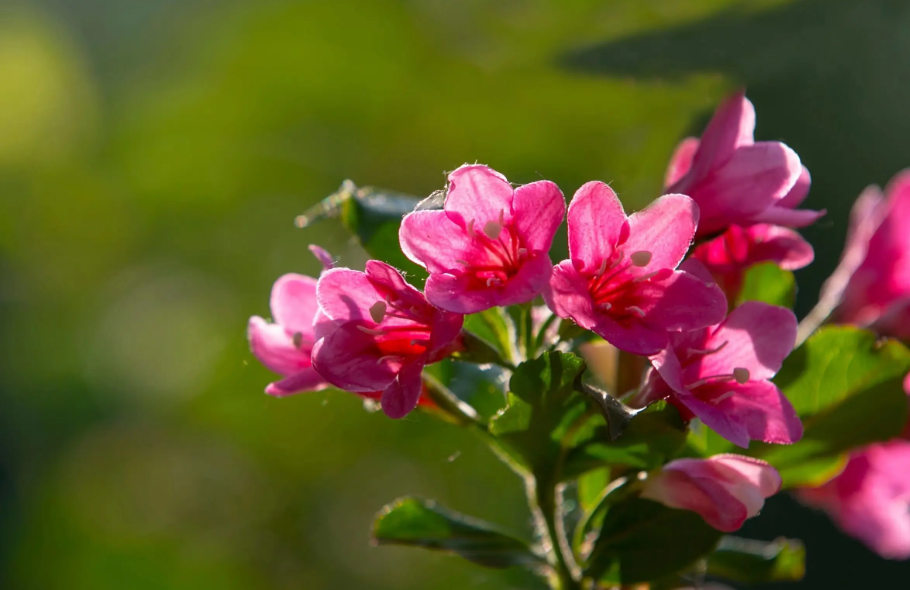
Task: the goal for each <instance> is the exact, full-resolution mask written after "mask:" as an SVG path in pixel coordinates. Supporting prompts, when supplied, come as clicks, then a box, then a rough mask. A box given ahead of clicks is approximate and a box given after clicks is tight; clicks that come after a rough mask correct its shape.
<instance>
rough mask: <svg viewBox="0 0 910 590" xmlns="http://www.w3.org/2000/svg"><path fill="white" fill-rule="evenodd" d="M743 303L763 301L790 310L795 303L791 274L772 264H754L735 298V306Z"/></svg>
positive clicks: (794, 285)
mask: <svg viewBox="0 0 910 590" xmlns="http://www.w3.org/2000/svg"><path fill="white" fill-rule="evenodd" d="M745 301H764V302H765V303H770V304H771V305H779V306H781V307H787V308H792V307H793V303H794V302H795V301H796V280H795V279H794V278H793V273H792V272H790V271H789V270H783V269H782V268H780V267H779V266H777V265H776V264H774V263H773V262H765V263H762V264H756V265H755V266H753V267H751V268H750V269H749V270H747V271H746V274H745V277H744V279H743V288H742V291H740V293H739V297H737V298H736V304H737V305H739V304H741V303H743V302H745Z"/></svg>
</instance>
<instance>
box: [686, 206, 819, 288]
mask: <svg viewBox="0 0 910 590" xmlns="http://www.w3.org/2000/svg"><path fill="white" fill-rule="evenodd" d="M692 256H693V257H694V258H695V259H697V260H699V261H701V263H702V264H704V265H705V267H706V268H707V269H708V270H709V271H710V272H711V275H712V276H713V277H714V279H715V280H716V281H717V282H718V284H720V285H721V287H722V288H723V289H724V293H725V294H726V295H727V298H728V299H736V297H737V296H738V295H739V293H740V291H741V290H742V286H743V280H744V277H745V272H746V270H748V269H749V267H751V266H752V265H755V264H759V263H762V262H774V263H776V264H777V265H778V266H779V267H781V268H782V269H784V270H797V269H799V268H803V267H805V266H807V265H808V264H810V263H811V262H812V260H813V259H814V258H815V252H814V251H813V249H812V246H811V245H810V244H809V242H807V241H806V240H804V239H803V237H802V236H800V235H799V234H798V233H796V232H795V231H793V230H792V229H790V228H787V227H781V226H779V225H769V224H765V223H761V224H756V225H750V226H748V227H743V226H741V225H731V226H730V227H729V228H727V231H725V232H724V233H722V234H721V235H720V236H718V237H716V238H714V239H713V240H710V241H708V242H705V243H703V244H701V245H699V246H697V247H696V248H695V249H694V250H693V251H692Z"/></svg>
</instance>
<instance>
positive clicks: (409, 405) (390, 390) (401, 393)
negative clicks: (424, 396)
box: [381, 362, 423, 419]
mask: <svg viewBox="0 0 910 590" xmlns="http://www.w3.org/2000/svg"><path fill="white" fill-rule="evenodd" d="M422 370H423V363H421V362H412V363H408V364H406V365H404V366H402V367H401V371H400V372H399V373H398V377H396V378H395V380H394V381H392V383H391V384H390V385H389V386H388V387H386V388H385V390H383V392H382V401H381V404H382V411H383V412H385V415H386V416H388V417H389V418H396V419H397V418H404V417H405V416H407V415H408V414H410V413H411V410H413V409H414V408H416V407H417V402H418V400H419V399H420V391H421V388H422V383H421V380H420V374H421V371H422Z"/></svg>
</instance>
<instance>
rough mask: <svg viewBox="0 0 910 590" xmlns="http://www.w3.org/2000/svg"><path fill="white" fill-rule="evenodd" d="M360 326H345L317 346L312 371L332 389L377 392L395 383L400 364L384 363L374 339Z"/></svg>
mask: <svg viewBox="0 0 910 590" xmlns="http://www.w3.org/2000/svg"><path fill="white" fill-rule="evenodd" d="M360 328H361V326H360V325H359V324H354V323H347V324H344V325H341V326H338V328H337V329H336V330H335V331H333V332H332V333H330V334H329V335H327V336H326V337H325V338H323V339H322V340H320V341H319V342H317V343H316V346H315V347H314V348H313V367H314V368H315V369H316V371H318V372H319V374H320V375H322V376H323V377H324V378H325V380H326V381H328V382H329V383H331V384H332V385H334V386H336V387H339V388H341V389H344V390H347V391H354V392H363V391H379V390H382V389H385V388H386V387H388V386H389V384H390V383H392V381H394V380H395V376H396V375H397V373H398V370H399V369H400V364H399V363H397V362H395V361H394V360H388V359H383V358H382V357H381V356H380V355H381V354H382V353H381V352H380V351H379V349H378V347H377V346H376V344H375V342H374V340H373V338H372V337H371V336H370V335H369V334H367V333H364V332H363V331H361V329H360Z"/></svg>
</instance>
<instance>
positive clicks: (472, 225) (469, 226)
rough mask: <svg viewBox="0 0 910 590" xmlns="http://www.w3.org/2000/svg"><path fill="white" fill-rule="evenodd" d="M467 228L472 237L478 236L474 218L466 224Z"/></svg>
mask: <svg viewBox="0 0 910 590" xmlns="http://www.w3.org/2000/svg"><path fill="white" fill-rule="evenodd" d="M465 229H466V230H467V232H468V235H469V236H471V237H472V238H474V237H477V232H475V231H474V220H473V219H472V220H471V221H469V222H468V225H466V226H465Z"/></svg>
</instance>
